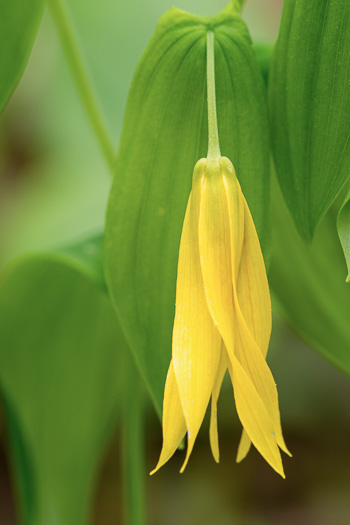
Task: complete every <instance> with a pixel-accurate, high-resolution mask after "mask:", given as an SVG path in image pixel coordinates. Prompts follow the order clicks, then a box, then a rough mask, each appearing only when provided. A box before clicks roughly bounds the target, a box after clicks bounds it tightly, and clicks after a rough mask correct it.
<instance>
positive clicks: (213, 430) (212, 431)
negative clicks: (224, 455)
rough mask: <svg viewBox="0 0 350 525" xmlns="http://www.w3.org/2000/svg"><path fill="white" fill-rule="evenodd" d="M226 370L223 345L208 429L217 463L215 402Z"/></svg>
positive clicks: (217, 443)
mask: <svg viewBox="0 0 350 525" xmlns="http://www.w3.org/2000/svg"><path fill="white" fill-rule="evenodd" d="M226 370H227V360H226V350H225V348H224V347H223V348H222V349H221V357H220V364H219V368H218V372H217V374H216V378H215V383H214V387H213V392H212V395H211V412H210V429H209V437H210V446H211V451H212V453H213V457H214V459H215V461H216V462H217V463H219V459H220V453H219V438H218V419H217V404H218V398H219V394H220V390H221V385H222V382H223V379H224V376H225V373H226Z"/></svg>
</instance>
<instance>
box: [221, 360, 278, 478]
mask: <svg viewBox="0 0 350 525" xmlns="http://www.w3.org/2000/svg"><path fill="white" fill-rule="evenodd" d="M228 369H229V372H230V375H231V380H232V384H233V391H234V396H235V402H236V407H237V414H238V417H239V419H240V420H241V423H242V425H243V427H244V428H245V430H246V432H247V434H248V436H249V438H250V440H251V441H252V443H253V444H254V446H255V447H256V448H257V450H258V451H259V452H260V454H261V455H262V456H263V457H264V459H265V460H266V461H267V462H268V463H269V464H270V465H271V467H272V468H273V469H274V470H275V471H276V472H278V474H280V475H281V476H282V477H283V478H284V477H285V475H284V471H283V465H282V460H281V455H280V452H279V449H278V446H277V442H276V437H275V434H274V428H273V424H272V420H271V418H270V415H269V414H268V412H267V410H266V408H265V405H264V403H263V402H262V400H261V397H260V396H259V394H258V392H257V391H256V388H255V386H254V384H253V382H252V380H251V379H250V377H249V375H248V374H247V373H246V372H245V370H244V369H243V367H242V365H241V364H240V362H239V361H238V359H237V358H236V357H235V356H233V359H232V360H231V358H230V362H228Z"/></svg>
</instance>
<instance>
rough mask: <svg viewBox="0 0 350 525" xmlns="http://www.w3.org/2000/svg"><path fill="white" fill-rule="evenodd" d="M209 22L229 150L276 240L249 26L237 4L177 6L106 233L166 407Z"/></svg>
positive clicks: (115, 281) (108, 264)
mask: <svg viewBox="0 0 350 525" xmlns="http://www.w3.org/2000/svg"><path fill="white" fill-rule="evenodd" d="M208 27H210V28H214V33H215V60H216V95H217V97H216V98H217V106H218V125H219V136H220V143H221V151H222V154H223V155H226V156H227V157H229V158H230V159H231V161H232V162H233V164H234V166H235V168H236V171H237V175H238V178H239V180H240V182H241V185H242V189H243V192H244V193H245V196H246V198H247V200H248V203H249V206H250V209H251V211H252V214H253V216H254V220H255V223H256V226H257V229H258V232H259V235H260V239H261V241H262V245H263V248H264V249H265V251H266V248H267V247H268V244H269V224H268V216H269V213H268V207H269V149H268V124H267V111H266V100H265V99H266V93H265V90H264V84H263V80H262V77H261V72H260V70H259V66H258V64H257V62H256V58H255V54H254V51H253V49H252V47H251V41H250V38H249V35H248V33H247V30H246V27H245V25H244V23H243V21H242V19H241V18H240V17H239V15H237V14H236V13H235V11H233V10H231V9H230V8H229V9H226V10H225V11H224V12H223V13H221V14H220V15H218V16H217V17H215V18H213V19H212V18H209V17H204V18H198V17H195V16H192V15H189V14H187V13H185V12H182V11H179V10H176V9H172V10H170V11H169V12H168V13H167V14H166V15H165V16H164V17H163V18H162V19H161V20H160V22H159V24H158V27H157V30H156V32H155V35H154V36H153V38H152V40H151V42H150V44H149V46H148V47H147V49H146V51H145V53H144V55H143V57H142V59H141V62H140V64H139V66H138V68H137V71H136V73H135V77H134V80H133V83H132V86H131V90H130V94H129V99H128V104H127V109H126V115H125V121H124V128H123V134H122V140H121V146H120V150H119V156H118V161H117V168H116V174H115V178H114V182H113V186H112V190H111V195H110V200H109V206H108V212H107V223H106V243H105V268H106V279H107V283H108V289H109V293H110V296H111V298H112V301H113V303H114V305H115V307H116V310H117V313H118V317H119V319H120V322H121V324H122V326H123V329H124V331H125V334H126V337H127V340H128V343H129V346H130V348H131V349H132V350H133V352H134V355H135V357H136V362H137V364H138V366H139V368H140V370H141V371H142V373H143V375H144V377H145V379H146V383H147V384H148V387H149V389H150V391H151V393H152V396H153V399H154V401H155V405H156V407H157V409H158V411H159V412H160V411H161V405H162V397H163V389H164V382H165V376H166V372H167V369H168V366H169V362H170V356H171V336H172V324H173V319H174V312H175V286H176V268H177V260H178V250H179V244H180V236H181V230H182V224H183V220H184V215H185V209H186V204H187V200H188V197H189V194H190V190H191V182H192V172H193V168H194V165H195V163H196V162H197V160H199V159H200V158H201V157H205V156H206V154H207V142H208V134H207V102H206V31H207V28H208Z"/></svg>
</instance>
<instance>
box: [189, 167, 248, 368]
mask: <svg viewBox="0 0 350 525" xmlns="http://www.w3.org/2000/svg"><path fill="white" fill-rule="evenodd" d="M232 186H233V185H232ZM230 189H233V190H234V191H235V193H234V194H233V195H230V199H231V200H234V201H235V208H234V210H235V211H234V217H233V219H232V220H233V221H234V222H235V231H234V233H232V238H234V241H232V238H231V228H230V220H229V213H228V195H227V190H226V186H225V184H224V182H223V176H222V169H221V166H220V165H219V163H218V162H215V161H212V162H208V165H207V172H206V177H205V181H204V184H203V189H202V198H201V206H200V215H199V251H200V262H201V269H202V275H203V282H204V289H205V296H206V299H207V303H208V307H209V310H210V313H211V316H212V318H213V321H214V323H215V324H216V325H217V327H218V330H219V331H220V334H221V336H222V338H223V340H224V342H225V346H226V349H227V352H228V354H229V356H230V358H231V355H233V352H234V321H235V319H234V311H233V287H232V260H234V266H235V267H237V271H238V267H239V258H240V246H239V239H240V237H242V239H243V223H240V222H239V220H238V218H239V208H240V199H239V195H238V186H237V185H236V187H232V188H230ZM239 230H242V232H241V233H240V231H239ZM237 232H238V233H237ZM232 242H235V246H234V248H233V249H232V256H231V245H232Z"/></svg>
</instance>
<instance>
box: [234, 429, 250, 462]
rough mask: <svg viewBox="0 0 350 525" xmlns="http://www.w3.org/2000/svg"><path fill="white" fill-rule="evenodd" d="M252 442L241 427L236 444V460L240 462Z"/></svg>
mask: <svg viewBox="0 0 350 525" xmlns="http://www.w3.org/2000/svg"><path fill="white" fill-rule="evenodd" d="M251 444H252V442H251V441H250V439H249V436H248V434H247V432H246V431H245V430H244V429H243V430H242V435H241V439H240V442H239V445H238V450H237V456H236V461H237V463H240V462H241V461H242V460H243V459H244V458H245V457H246V455H247V454H248V452H249V450H250V446H251Z"/></svg>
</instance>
